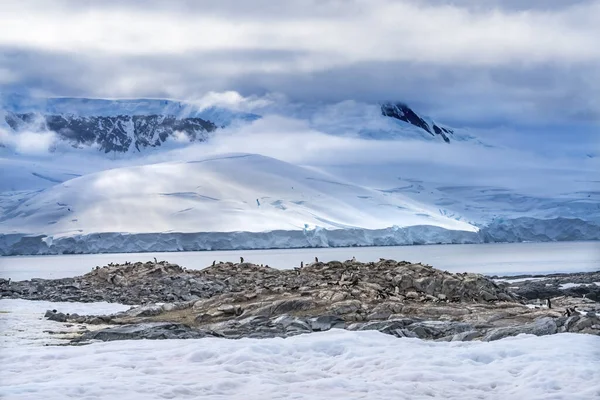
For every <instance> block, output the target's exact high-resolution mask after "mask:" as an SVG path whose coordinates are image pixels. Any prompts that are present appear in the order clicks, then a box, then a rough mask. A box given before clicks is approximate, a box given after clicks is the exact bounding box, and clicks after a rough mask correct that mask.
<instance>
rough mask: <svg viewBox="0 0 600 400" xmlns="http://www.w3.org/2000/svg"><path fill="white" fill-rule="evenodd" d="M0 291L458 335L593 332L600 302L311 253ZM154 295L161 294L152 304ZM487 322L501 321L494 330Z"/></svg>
mask: <svg viewBox="0 0 600 400" xmlns="http://www.w3.org/2000/svg"><path fill="white" fill-rule="evenodd" d="M0 293H2V295H3V296H5V294H4V293H6V296H7V297H16V298H26V299H36V300H50V301H99V300H104V301H114V302H121V303H126V304H142V305H146V306H143V307H139V308H136V309H133V310H130V311H128V312H125V313H119V314H115V315H112V316H102V317H86V316H69V315H67V314H63V315H64V318H63V317H62V315H59V316H58V317H55V316H54V315H51V314H54V313H51V314H49V317H52V318H57V319H60V320H61V321H62V320H64V321H65V322H77V323H84V324H92V323H100V322H99V321H102V323H110V324H135V323H155V322H156V323H177V324H186V325H189V326H190V327H192V328H194V329H201V330H203V331H206V332H214V334H215V335H216V336H219V335H220V336H223V337H232V338H234V337H273V336H279V337H286V336H289V335H295V334H301V333H307V332H310V331H314V330H326V329H330V328H331V327H343V326H344V324H345V323H353V326H354V325H356V326H358V327H360V326H366V325H365V324H371V325H369V326H371V327H373V326H380V325H377V323H379V322H382V323H383V322H385V323H384V324H383V325H381V326H384V327H385V328H382V329H383V330H382V331H383V332H385V333H389V334H393V335H395V336H398V337H414V336H417V337H421V338H428V339H435V340H455V341H456V340H472V339H475V340H479V339H480V338H481V337H487V338H488V340H494V339H495V338H498V337H504V336H506V335H511V334H513V333H514V332H521V331H523V330H524V331H528V330H529V331H532V330H533V331H535V332H550V331H553V329H546V330H544V329H542V328H543V327H542V328H540V326H538V325H535V323H534V322H535V321H536V320H544V321H549V320H552V321H554V323H555V325H556V330H555V331H557V332H587V333H597V332H599V329H598V328H597V327H599V326H600V320H598V318H597V316H596V314H592V313H590V314H586V313H585V312H583V310H588V311H594V310H596V311H599V310H598V307H596V306H597V305H598V303H595V302H593V301H592V300H588V299H584V298H580V297H579V298H574V297H560V298H554V299H553V300H552V304H553V308H552V309H547V308H544V307H537V308H535V307H532V308H528V307H526V306H525V305H524V304H522V303H521V302H520V299H519V297H518V296H516V295H515V294H513V293H512V292H511V291H510V290H509V289H508V287H507V286H506V285H498V284H497V283H496V282H494V281H493V280H491V279H489V278H486V277H484V276H482V275H478V274H469V273H459V274H452V273H449V272H446V271H441V270H438V269H435V268H433V267H431V266H427V265H422V264H412V263H408V262H403V261H401V262H396V261H393V260H381V261H379V262H374V263H359V262H355V261H346V262H337V261H336V262H329V263H320V262H318V263H313V264H308V265H306V266H304V267H302V268H297V269H294V270H277V269H274V268H269V267H264V266H257V265H254V264H250V263H241V264H240V263H237V264H236V263H215V265H214V266H211V267H208V268H206V269H203V270H200V271H195V270H186V269H184V268H181V267H180V266H178V265H175V264H170V263H168V262H164V261H163V262H148V263H133V264H130V263H127V264H125V265H113V264H111V265H108V266H106V267H102V268H97V269H94V270H92V271H91V272H90V273H88V274H86V275H84V276H81V277H75V278H67V279H57V280H39V279H38V280H32V281H23V282H11V283H10V287H9V286H8V283H7V282H5V281H0ZM159 302H160V303H166V304H163V305H162V306H158V305H155V303H159ZM566 308H577V310H578V311H577V314H576V315H574V316H571V317H569V316H566V315H565V316H563V313H564V312H565V309H566ZM391 320H394V321H397V320H401V321H403V322H402V323H400V322H394V323H390V322H389V321H391ZM94 321H95V322H94ZM311 321H312V322H311ZM365 321H366V322H365ZM357 324H358V325H357ZM361 324H362V325H361ZM528 324H529V325H528ZM532 324H533V325H532ZM544 324H546V325H544V326H546V327H548V326H550V324H549V323H547V322H544ZM518 326H525V328H523V329H521V330H519V329H517V328H515V327H518ZM317 328H318V329H317ZM504 328H511V329H504ZM512 328H514V329H512ZM538 328H539V329H538ZM369 329H370V328H369ZM494 329H500V330H498V331H496V333H494V334H491V333H490V332H491V331H492V330H494ZM467 332H469V333H467Z"/></svg>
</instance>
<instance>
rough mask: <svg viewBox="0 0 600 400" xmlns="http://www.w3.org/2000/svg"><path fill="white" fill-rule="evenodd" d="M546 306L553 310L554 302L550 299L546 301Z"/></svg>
mask: <svg viewBox="0 0 600 400" xmlns="http://www.w3.org/2000/svg"><path fill="white" fill-rule="evenodd" d="M546 304H547V305H548V308H552V302H551V301H550V297H548V298H547V299H546Z"/></svg>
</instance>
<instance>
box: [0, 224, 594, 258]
mask: <svg viewBox="0 0 600 400" xmlns="http://www.w3.org/2000/svg"><path fill="white" fill-rule="evenodd" d="M584 240H600V226H598V225H595V224H592V223H589V222H587V221H583V220H581V219H565V218H555V219H550V220H540V219H535V218H517V219H514V220H506V221H503V222H501V223H498V222H497V223H494V224H491V225H489V226H486V227H484V228H482V229H480V230H479V231H477V232H474V231H461V230H451V229H444V228H440V227H438V226H432V225H416V226H408V227H403V228H400V227H391V228H385V229H322V228H318V229H313V230H302V231H300V230H276V231H269V232H193V233H181V232H159V233H121V232H104V233H93V234H87V235H81V234H75V235H70V236H58V237H54V236H52V235H31V234H30V235H27V234H16V233H13V234H0V255H2V256H15V255H57V254H95V253H145V252H176V251H210V250H257V249H290V248H323V247H363V246H404V245H427V244H478V243H507V242H509V243H510V242H557V241H584Z"/></svg>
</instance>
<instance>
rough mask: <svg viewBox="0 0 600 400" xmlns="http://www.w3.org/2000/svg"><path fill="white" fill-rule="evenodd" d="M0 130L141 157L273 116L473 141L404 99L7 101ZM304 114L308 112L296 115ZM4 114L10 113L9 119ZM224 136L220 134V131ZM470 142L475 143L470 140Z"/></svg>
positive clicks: (367, 133) (373, 135)
mask: <svg viewBox="0 0 600 400" xmlns="http://www.w3.org/2000/svg"><path fill="white" fill-rule="evenodd" d="M0 109H1V111H2V113H0V117H1V118H0V127H1V126H4V127H5V129H7V130H9V131H10V132H11V133H13V134H17V135H18V134H19V133H21V132H24V131H33V132H45V131H50V132H55V133H56V134H57V135H58V138H59V140H62V141H65V142H68V143H70V144H71V145H72V146H73V147H80V146H92V145H94V146H97V147H98V150H99V151H101V152H104V153H110V152H119V153H127V152H132V151H133V152H136V151H137V152H141V151H142V150H143V149H144V148H149V147H160V146H161V145H162V144H163V143H164V142H165V141H167V140H169V139H174V140H182V139H188V140H189V141H196V142H203V141H206V140H207V139H208V137H209V136H208V134H209V133H211V132H215V131H217V130H219V129H224V128H228V127H230V126H238V127H239V126H242V127H243V126H245V125H248V124H251V123H253V122H254V121H257V120H260V119H262V118H264V117H265V116H268V115H282V116H284V117H288V118H299V119H303V118H306V120H307V121H309V124H310V125H311V127H313V128H315V129H318V130H322V131H324V132H325V133H329V134H334V135H340V134H341V135H344V134H351V133H356V134H358V135H359V136H361V137H366V138H370V139H397V138H402V137H407V138H411V139H421V140H437V138H440V139H442V140H443V141H444V142H446V143H450V142H451V141H455V140H458V141H461V140H465V138H466V137H465V136H460V135H458V136H457V135H455V130H453V129H450V128H448V127H445V126H443V125H440V124H439V123H436V122H434V121H432V120H431V119H430V118H427V117H424V116H422V115H420V114H419V113H417V112H416V111H414V110H413V109H412V108H410V107H409V106H408V105H407V104H406V103H403V102H383V103H380V104H376V105H373V104H367V103H356V102H355V103H354V104H353V105H352V107H347V104H344V102H341V103H333V104H328V105H322V106H320V107H313V106H312V105H310V104H302V103H290V104H289V106H288V108H286V107H285V105H284V106H283V107H281V105H280V104H277V105H275V106H272V107H269V106H263V107H259V108H258V109H257V110H255V111H256V112H247V111H240V110H236V107H235V106H230V107H229V108H228V107H217V106H214V105H213V106H208V107H203V106H200V105H198V104H196V103H194V102H185V101H177V100H169V99H126V100H124V99H121V100H109V99H88V98H30V97H26V96H19V95H4V96H0ZM297 109H300V110H301V112H300V113H299V115H297V114H296V113H295V111H297ZM2 114H3V115H2ZM215 134H218V133H215ZM467 139H468V138H467Z"/></svg>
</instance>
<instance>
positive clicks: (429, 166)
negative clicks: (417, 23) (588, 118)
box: [0, 94, 600, 255]
mask: <svg viewBox="0 0 600 400" xmlns="http://www.w3.org/2000/svg"><path fill="white" fill-rule="evenodd" d="M232 99H233V100H231V99H229V100H231V101H229V100H228V101H229V103H227V102H226V103H227V104H222V103H215V104H211V103H210V102H208V103H207V102H206V101H199V102H198V101H196V102H194V101H179V100H168V99H167V100H164V99H125V100H122V99H121V100H110V99H78V98H54V99H42V98H37V99H36V98H30V97H26V96H18V95H6V94H4V95H0V105H1V106H2V107H1V108H2V110H0V117H2V118H0V143H2V144H3V146H0V168H1V169H2V174H1V176H0V178H1V179H0V254H2V255H16V254H65V253H94V252H101V253H102V252H145V251H184V250H217V249H218V250H231V249H268V248H290V247H296V248H303V247H339V246H384V245H410V244H437V243H493V242H520V241H565V240H600V235H599V234H598V230H599V229H600V228H599V226H600V188H599V187H598V185H599V184H600V175H599V173H598V171H600V164H598V162H599V160H597V159H594V158H589V157H578V156H577V155H574V156H573V155H570V156H569V157H557V156H556V155H553V156H552V157H548V156H546V155H544V154H541V153H539V152H537V151H536V149H535V148H513V147H510V146H506V145H504V144H502V143H501V142H500V143H498V142H495V141H494V140H491V139H492V137H490V136H489V135H488V136H487V137H483V133H481V136H478V135H476V134H475V132H472V131H470V130H468V129H464V128H458V129H457V128H454V127H452V128H451V127H448V126H446V125H444V124H442V123H440V122H438V121H434V120H433V119H432V118H429V117H427V116H423V115H421V114H418V113H416V112H415V111H414V110H412V109H410V108H409V107H408V106H406V105H405V104H403V103H400V102H393V103H380V104H366V103H360V102H356V101H351V100H349V101H344V102H339V103H332V104H326V103H315V104H301V103H293V102H289V101H286V100H285V99H281V98H278V97H276V96H275V97H273V96H271V97H269V96H267V97H266V98H265V99H250V100H248V99H244V98H242V97H241V96H239V95H238V96H233V98H232ZM234 103H235V104H234ZM232 104H233V105H232ZM10 113H37V115H40V116H44V115H46V116H48V115H54V116H56V115H58V116H60V118H64V119H65V120H66V121H70V122H69V123H70V124H71V125H66V126H78V125H77V124H79V122H80V121H96V123H97V122H98V121H99V120H98V119H97V117H102V116H104V117H111V118H113V117H115V118H116V117H118V118H117V119H118V120H119V121H125V120H127V118H133V117H135V116H152V117H151V118H150V117H148V121H150V122H152V121H154V122H156V123H157V124H158V125H156V126H158V127H160V126H161V125H160V124H159V122H160V121H183V118H202V119H203V120H206V121H207V123H208V122H210V123H212V124H215V126H217V129H215V130H213V131H211V132H209V133H210V134H209V135H207V136H203V137H202V142H199V141H197V140H196V141H190V140H181V137H179V136H178V135H175V133H174V134H173V135H174V136H173V137H171V136H168V135H167V136H166V137H164V140H163V139H160V140H158V141H157V140H156V139H157V137H155V136H156V135H159V136H160V135H162V133H160V132H159V131H153V132H154V133H151V134H150V133H149V134H150V136H149V138H150V139H149V141H148V143H151V144H152V145H151V146H149V147H144V146H138V147H136V146H134V145H133V144H131V143H130V142H127V143H130V144H129V145H128V146H125V147H123V146H122V145H123V144H124V143H125V142H126V141H127V140H129V139H130V137H129V136H127V137H125V136H119V135H120V134H116V136H110V135H108V136H102V135H100V134H99V135H100V136H98V137H100V138H103V139H102V140H109V142H110V141H113V140H116V141H117V142H116V144H115V143H112V142H110V143H104V142H102V143H104V144H102V143H97V145H96V146H87V147H86V146H81V145H77V146H75V147H74V146H72V145H70V144H68V142H65V141H64V140H63V139H64V135H65V132H62V133H61V135H62V136H61V135H58V134H56V132H52V131H46V130H44V129H47V128H48V126H47V124H45V125H44V124H41V125H39V126H37V128H36V127H33V126H28V127H26V128H23V129H24V130H22V131H21V130H19V129H21V128H19V129H17V130H16V131H15V130H13V129H12V128H11V127H10V126H9V125H8V123H7V122H6V121H7V120H6V117H7V116H9V114H10ZM167 116H173V118H175V120H169V119H164V118H166V117H167ZM9 117H10V116H9ZM94 118H96V119H94ZM9 119H10V118H9ZM111 121H112V120H111ZM115 121H116V120H115ZM154 122H152V123H154ZM169 123H170V122H169ZM73 124H74V125H73ZM119 124H121V122H119ZM34 128H35V129H38V131H36V130H35V129H34ZM88 128H90V127H89V126H86V127H85V129H88ZM92 128H93V127H91V128H90V129H92ZM69 129H71V128H69ZM82 129H83V128H82ZM161 129H162V128H161ZM169 129H170V128H169ZM86 132H87V131H86ZM161 132H163V131H161ZM72 133H73V132H69V134H72ZM117 133H118V132H117ZM53 134H56V135H57V136H56V137H55V138H54V139H55V142H54V144H53V146H52V148H51V149H41V148H40V146H39V145H37V146H34V147H35V152H33V151H28V150H30V149H29V148H28V146H30V145H31V144H32V143H33V142H36V141H37V139H38V138H43V139H44V140H42V141H41V142H43V143H46V141H47V139H48V135H53ZM127 134H128V135H129V134H132V132H129V131H128V132H127ZM36 135H44V136H43V137H42V136H36ZM496 136H497V135H495V136H494V137H496ZM161 137H162V136H161ZM128 138H129V139H128ZM184 138H185V136H184ZM142 139H143V138H142ZM144 140H145V139H144ZM15 143H16V144H17V145H16V144H15ZM104 145H106V146H109V147H110V146H112V147H110V148H113V149H117V148H121V149H125V148H126V149H127V151H124V152H119V151H112V152H111V153H110V154H104V153H103V152H102V151H99V150H102V149H105V148H107V147H102V146H104ZM115 146H116V147H115ZM119 146H120V147H119ZM40 150H43V151H40Z"/></svg>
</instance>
